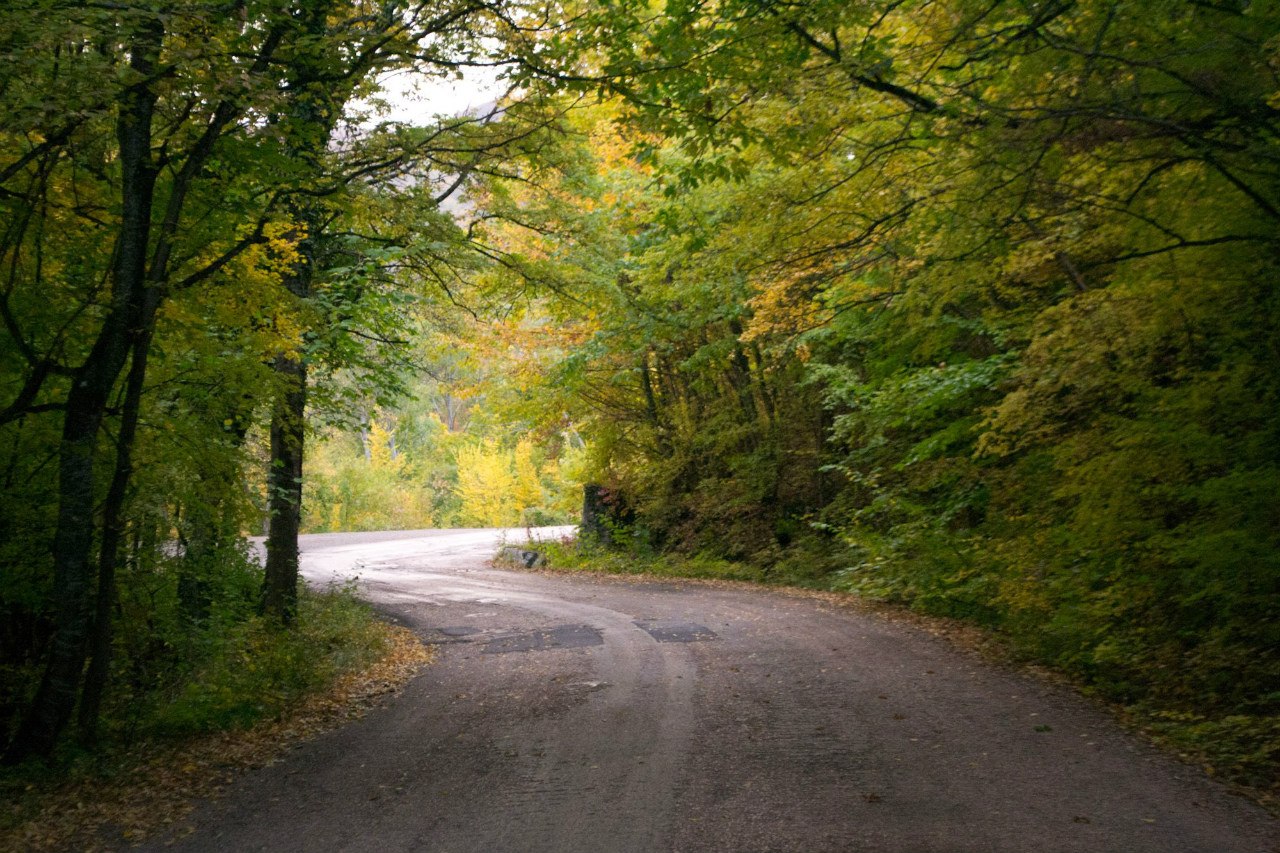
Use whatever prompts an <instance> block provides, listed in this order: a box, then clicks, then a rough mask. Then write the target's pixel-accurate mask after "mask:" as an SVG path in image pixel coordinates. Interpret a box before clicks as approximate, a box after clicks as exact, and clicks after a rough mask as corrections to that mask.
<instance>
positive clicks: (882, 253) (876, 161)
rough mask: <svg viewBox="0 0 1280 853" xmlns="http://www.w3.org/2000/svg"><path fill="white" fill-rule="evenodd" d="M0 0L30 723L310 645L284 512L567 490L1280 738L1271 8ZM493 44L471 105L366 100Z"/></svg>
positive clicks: (464, 505)
mask: <svg viewBox="0 0 1280 853" xmlns="http://www.w3.org/2000/svg"><path fill="white" fill-rule="evenodd" d="M0 24H2V25H3V29H2V30H0V32H3V35H0V46H2V49H0V64H2V65H0V79H2V80H3V82H2V83H0V107H2V108H3V109H2V110H0V116H3V118H0V207H2V208H3V231H2V232H0V270H2V273H3V291H2V293H0V319H2V320H3V328H4V335H3V336H2V340H3V343H0V365H2V367H0V371H2V372H0V388H3V389H4V397H3V399H0V433H2V434H0V442H2V443H0V447H3V448H4V452H5V454H6V458H5V459H4V461H3V464H4V466H5V479H4V487H3V493H2V494H0V500H2V501H3V512H2V513H0V525H2V526H3V531H4V535H3V537H0V542H2V543H3V544H2V545H0V547H3V548H4V549H5V556H4V564H5V569H4V575H3V578H2V579H0V608H3V609H4V612H5V614H6V616H5V620H4V625H5V627H4V629H3V632H4V633H3V637H0V642H2V643H3V660H4V667H5V668H4V670H3V673H2V678H0V681H2V682H3V683H2V684H0V689H2V690H3V693H2V694H0V704H2V705H3V707H4V713H5V720H6V724H7V725H8V729H7V730H6V731H7V732H8V733H9V734H10V735H11V742H12V743H13V744H24V745H26V744H36V746H33V747H31V748H30V749H31V750H32V751H36V752H41V751H47V750H48V749H49V748H51V745H52V744H53V743H54V742H55V741H56V740H57V738H58V737H59V735H60V733H61V732H62V730H63V729H64V728H65V726H66V724H67V721H68V720H69V719H70V716H71V715H72V714H73V713H74V712H75V711H76V709H79V714H80V726H81V729H82V730H84V731H89V732H92V730H93V728H94V720H95V719H96V717H97V715H98V709H97V705H96V703H98V702H99V701H100V699H101V695H102V694H103V693H105V694H106V695H108V696H110V695H111V691H112V690H115V691H116V695H117V696H123V695H125V687H124V686H123V685H124V684H125V683H126V681H128V678H132V679H133V682H132V683H131V685H130V686H129V687H128V690H143V689H146V686H147V679H148V678H150V679H152V680H153V681H154V679H155V678H156V677H157V676H156V675H155V669H154V668H155V667H156V664H155V663H154V661H155V660H156V659H157V656H160V657H163V654H162V653H159V652H157V651H156V645H155V643H154V642H153V638H155V637H157V636H166V637H167V636H171V635H183V634H189V633H191V632H197V631H201V630H208V628H207V625H208V624H209V619H210V614H219V613H228V612H232V611H234V612H236V613H240V612H246V613H247V612H249V611H252V610H253V609H255V608H262V609H263V611H264V613H266V614H268V615H269V616H271V617H272V618H274V619H275V620H276V621H278V622H280V623H281V624H287V623H289V622H290V620H291V619H292V618H293V614H294V611H295V606H294V597H295V596H296V583H297V580H296V577H297V568H296V567H297V545H296V537H297V534H298V531H299V530H300V529H310V530H331V529H358V528H359V529H368V528H371V527H379V526H384V527H416V526H428V525H444V524H477V525H478V524H537V523H543V522H553V521H563V520H567V519H568V518H570V517H571V516H572V513H573V507H574V505H575V502H576V500H577V499H578V492H577V489H578V487H579V486H580V485H581V484H583V483H588V482H590V483H595V484H598V485H600V486H603V487H604V488H605V489H606V490H607V493H608V494H609V495H610V500H611V501H612V502H613V506H614V507H615V519H614V521H615V525H616V529H615V530H614V531H613V535H612V536H611V537H610V538H611V539H612V540H613V541H614V542H615V543H621V544H623V545H625V547H628V548H631V549H633V550H634V551H636V552H641V553H651V554H652V553H664V554H677V555H678V554H684V555H698V556H700V557H705V558H715V559H722V560H729V561H734V562H737V563H739V564H745V565H750V566H752V567H754V569H755V570H756V571H758V572H759V574H760V576H761V577H764V578H767V579H771V580H775V581H780V582H787V583H799V584H803V585H808V586H813V587H819V588H829V589H839V590H846V591H849V592H854V593H859V594H862V595H866V596H872V597H877V598H884V599H889V600H894V601H900V602H905V603H909V604H911V605H912V606H914V607H917V608H920V609H924V610H927V611H930V612H934V613H940V614H945V615H951V616H958V617H962V618H967V619H973V620H977V621H979V622H981V623H983V624H986V625H988V626H992V627H994V628H997V629H999V630H1000V631H1002V632H1004V633H1005V634H1006V635H1007V636H1009V637H1010V638H1012V639H1013V640H1014V642H1015V643H1016V644H1018V646H1019V647H1020V648H1021V649H1022V650H1024V651H1025V652H1026V653H1027V654H1028V655H1031V656H1034V657H1036V658H1037V659H1040V660H1044V661H1048V662H1050V663H1052V664H1054V665H1056V666H1058V667H1060V668H1063V669H1065V670H1067V671H1070V672H1072V673H1074V674H1075V675H1077V676H1078V677H1080V678H1082V679H1084V680H1085V681H1086V682H1088V683H1090V684H1092V685H1094V687H1095V688H1097V689H1098V690H1100V691H1101V692H1103V693H1104V694H1105V695H1107V696H1109V697H1112V698H1115V699H1118V700H1120V701H1123V702H1127V703H1136V704H1139V705H1142V704H1145V705H1147V706H1149V707H1151V708H1154V709H1157V710H1156V712H1157V713H1158V714H1164V715H1165V716H1166V718H1167V719H1169V720H1176V721H1181V723H1185V724H1188V725H1191V726H1199V727H1201V729H1199V731H1200V735H1198V736H1205V737H1219V738H1223V739H1230V738H1238V739H1241V740H1242V742H1243V740H1248V739H1250V738H1254V739H1256V738H1257V737H1258V733H1259V732H1270V733H1271V735H1270V736H1272V737H1274V735H1275V728H1276V726H1275V722H1274V721H1275V712H1276V710H1277V702H1278V701H1280V661H1278V660H1277V659H1276V651H1275V650H1276V649H1277V648H1280V635H1277V631H1278V630H1280V629H1278V628H1277V626H1278V625H1280V618H1277V617H1280V613H1278V612H1277V609H1278V608H1277V601H1278V599H1277V582H1278V580H1277V579H1278V578H1280V541H1278V539H1280V503H1278V502H1277V500H1276V495H1278V494H1280V399H1278V398H1280V393H1278V392H1280V335H1278V334H1277V332H1278V331H1280V330H1278V329H1277V320H1278V319H1280V315H1278V313H1277V312H1278V310H1280V305H1278V304H1277V295H1276V292H1275V285H1274V281H1275V280H1276V274H1277V262H1278V260H1280V254H1278V252H1277V249H1278V248H1280V247H1278V246H1277V241H1278V240H1280V237H1278V236H1277V235H1278V234H1280V231H1278V229H1277V224H1280V223H1278V222H1277V220H1280V171H1278V169H1277V166H1278V161H1280V145H1278V139H1277V132H1278V131H1280V76H1278V75H1280V11H1278V10H1277V9H1276V7H1275V6H1274V4H1271V3H1260V2H1235V0H1223V2H1216V3H1208V2H1204V3H1187V2H1173V0H1156V2H1142V3H1138V2H1124V0H1076V2H1065V0H1063V2H1059V0H1044V2H1007V1H1006V0H981V1H980V2H975V0H914V2H911V0H908V1H907V2H901V0H896V1H895V2H871V0H868V2H854V3H851V2H847V0H806V2H800V3H782V2H774V0H724V2H717V3H704V2H697V3H692V2H684V0H669V2H645V3H640V2H620V3H594V2H581V3H579V2H573V3H566V4H549V5H545V6H541V5H538V4H536V3H528V4H522V3H512V4H503V3H482V2H466V0H463V2H458V3H456V4H451V3H445V4H432V5H431V6H430V8H428V7H426V6H420V5H418V4H414V3H405V2H393V0H388V2H374V0H344V2H338V1H337V0H328V2H312V3H296V4H288V3H278V2H268V0H261V2H228V3H212V2H195V0H191V2H185V3H177V4H174V3H164V4H148V3H139V4H132V5H130V6H129V7H128V8H127V9H116V8H114V7H112V8H108V7H106V6H103V7H101V8H99V7H96V6H93V7H88V6H83V5H80V4H66V3H61V2H56V0H42V2H37V0H29V2H20V3H17V4H11V6H10V7H9V8H8V9H7V10H6V11H4V12H2V13H0ZM469 66H470V67H475V66H488V67H491V68H496V69H499V72H498V73H499V75H500V77H501V79H502V80H503V81H504V82H505V84H506V85H507V86H508V87H509V88H508V89H507V90H506V94H504V95H503V96H501V97H500V98H499V99H498V101H497V103H496V104H495V105H493V106H492V107H491V108H485V109H484V110H481V111H478V112H473V113H469V114H465V115H462V116H438V117H436V118H435V119H434V120H432V122H430V123H428V124H427V125H426V126H408V125H404V124H397V123H394V122H388V121H382V122H379V121H378V119H377V117H376V116H371V115H369V114H368V113H369V112H370V111H371V110H372V108H371V107H369V106H368V104H369V103H370V100H369V98H371V97H373V96H375V95H376V92H377V89H378V85H379V82H378V81H379V80H380V79H385V75H386V74H388V73H392V72H395V73H402V74H409V75H415V74H416V75H427V76H434V77H444V76H449V75H453V74H454V73H455V72H457V71H458V70H459V69H465V68H467V67H469ZM406 390H411V391H412V392H413V393H412V394H410V395H406V394H405V391H406ZM325 436H328V437H330V440H329V441H328V442H327V443H317V442H316V441H315V439H317V438H323V437H325ZM304 446H307V447H309V448H310V449H309V450H308V451H307V455H305V460H306V461H305V463H304V453H303V447H304ZM264 520H267V523H268V526H269V528H270V535H269V538H268V545H269V549H268V550H269V554H268V560H267V566H266V576H265V579H262V580H261V581H258V580H254V581H246V580H244V578H245V577H248V576H249V575H246V574H245V572H248V573H250V575H251V574H252V572H253V571H254V569H253V568H252V567H246V566H245V565H244V562H245V561H244V557H243V553H242V551H243V549H242V543H243V541H244V536H245V535H246V534H248V533H251V532H258V531H260V530H261V529H262V527H263V523H264ZM174 543H177V545H176V546H175V544H174ZM230 565H236V566H240V567H241V568H239V569H236V571H234V572H232V571H229V570H228V568H227V567H228V566H230ZM228 578H237V579H238V580H235V581H234V582H233V581H231V580H228ZM234 602H239V603H234ZM237 608H239V609H237ZM113 625H118V626H119V628H120V630H119V631H113V630H112V626H113ZM165 632H169V633H168V634H166V633H165ZM164 642H168V641H164ZM164 642H161V644H160V645H161V646H163V645H164ZM169 645H170V647H176V644H174V643H170V644H169ZM113 651H114V654H113ZM86 660H87V661H88V664H87V665H86ZM126 673H133V674H132V675H130V676H128V678H126V675H125V674H126ZM139 673H141V674H139ZM1206 733H1207V734H1206ZM27 749H28V747H27V746H21V747H18V746H15V747H11V755H12V754H16V753H25V752H26V751H27ZM1269 760H1270V759H1268V758H1266V756H1265V755H1263V754H1262V753H1261V752H1259V754H1258V757H1257V759H1256V767H1257V768H1261V767H1263V766H1264V765H1266V764H1267V762H1268V761H1269ZM1255 769H1256V768H1255ZM1257 772H1259V773H1261V772H1264V771H1262V770H1257Z"/></svg>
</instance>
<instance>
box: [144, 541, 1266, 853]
mask: <svg viewBox="0 0 1280 853" xmlns="http://www.w3.org/2000/svg"><path fill="white" fill-rule="evenodd" d="M522 536H523V531H519V532H515V533H513V538H522ZM496 541H497V533H496V532H495V531H463V532H454V531H426V532H417V533H401V534H350V535H347V534H331V535H322V536H313V537H304V572H305V574H306V575H307V577H308V578H310V579H311V580H312V581H313V582H326V581H328V580H330V579H334V578H337V579H342V578H347V577H350V576H353V575H355V576H358V577H359V579H360V580H359V583H360V586H361V588H362V589H363V590H364V591H365V593H366V594H367V595H368V597H369V598H371V599H372V600H373V601H374V602H376V603H377V604H378V606H379V607H380V608H381V609H382V610H384V611H385V612H386V613H388V614H389V615H391V616H392V617H394V618H395V619H397V620H398V621H400V622H402V623H403V624H405V625H408V626H410V627H412V628H413V629H414V630H415V631H417V632H418V633H419V634H420V635H421V636H422V637H423V638H424V639H426V640H427V641H428V642H431V643H437V644H439V648H440V651H441V655H440V658H439V660H438V661H437V662H436V663H435V664H434V665H432V666H430V667H428V668H427V669H426V670H425V671H424V672H423V674H422V675H421V676H419V677H418V678H417V679H416V680H415V681H414V682H412V683H411V684H410V686H409V687H408V689H407V690H406V691H405V693H404V694H403V695H402V696H401V697H399V698H397V699H395V700H393V701H392V702H391V703H390V704H389V705H388V706H387V707H385V708H382V709H379V710H376V711H374V712H372V713H370V714H369V715H368V716H367V717H365V718H364V719H362V720H360V721H358V722H356V723H354V724H352V725H350V726H348V727H346V728H344V729H342V730H339V731H336V732H333V733H330V734H329V735H326V736H324V737H322V738H320V739H318V740H315V741H313V742H311V743H308V744H305V745H304V746H302V747H300V748H298V749H296V750H294V751H292V752H291V753H289V755H288V757H287V758H286V759H285V760H283V761H281V762H279V763H277V764H275V765H273V766H271V767H268V768H264V769H262V770H259V771H255V772H253V773H251V774H248V775H247V776H246V777H244V778H243V779H242V780H241V781H240V782H238V783H237V784H236V785H235V786H234V787H233V788H232V790H231V791H229V792H228V793H227V795H226V796H225V797H223V798H222V799H220V800H218V801H216V802H212V803H208V804H205V805H203V806H201V807H200V808H199V809H198V810H197V812H196V815H195V822H196V827H197V830H196V833H195V834H194V835H192V836H190V837H188V838H187V839H185V840H183V841H181V842H179V843H178V844H176V845H173V846H171V847H166V846H161V845H156V846H155V847H154V848H150V849H154V850H157V851H159V850H179V851H251V850H264V851H273V853H274V852H275V851H280V852H281V853H284V851H299V853H301V851H306V853H319V851H351V853H354V851H379V853H381V852H382V851H431V853H463V852H464V851H474V852H475V853H507V851H510V852H511V853H517V851H529V852H530V853H532V851H546V853H631V851H635V853H642V851H644V852H645V853H647V851H683V853H704V852H705V853H713V851H726V853H728V851H733V853H781V851H795V853H825V851H848V852H849V853H853V852H854V851H857V853H889V851H893V853H930V852H931V851H937V853H1005V852H1006V851H1008V853H1014V851H1016V853H1067V851H1088V853H1108V851H1114V852H1115V853H1145V852H1146V851H1150V853H1179V852H1180V851H1198V852H1199V853H1264V851H1265V852H1266V853H1273V851H1277V850H1280V829H1278V824H1277V821H1276V820H1275V819H1273V818H1271V817H1270V816H1268V815H1267V814H1266V813H1265V812H1263V811H1262V810H1261V809H1259V808H1258V807H1256V806H1254V805H1252V804H1251V803H1250V802H1248V801H1246V800H1244V799H1242V798H1240V797H1238V796H1233V795H1232V794H1231V793H1230V792H1229V791H1228V790H1227V789H1226V788H1225V787H1224V786H1222V785H1220V784H1218V783H1216V782H1214V781H1213V780H1211V779H1209V778H1207V777H1205V776H1204V775H1202V774H1201V773H1199V772H1198V771H1196V770H1194V769H1193V768H1189V767H1186V766H1184V765H1181V764H1179V763H1178V762H1176V761H1173V760H1171V759H1169V758H1167V757H1165V756H1163V755H1161V754H1160V753H1158V752H1157V751H1156V750H1154V749H1153V748H1151V747H1149V746H1148V745H1146V744H1144V743H1143V742H1141V741H1140V740H1138V739H1136V738H1135V737H1132V736H1130V735H1128V734H1126V733H1125V732H1123V731H1122V730H1120V729H1119V728H1118V727H1117V726H1116V725H1115V724H1114V723H1113V722H1112V721H1111V720H1110V719H1109V718H1108V717H1107V716H1106V715H1105V714H1103V713H1100V712H1099V711H1098V710H1096V709H1095V708H1094V707H1092V706H1091V705H1090V704H1089V703H1087V702H1085V701H1082V700H1080V699H1079V698H1077V697H1075V696H1074V695H1072V694H1071V693H1070V692H1069V691H1066V690H1063V689H1061V688H1058V687H1054V686H1051V685H1048V684H1045V683H1042V682H1041V681H1039V680H1036V679H1034V678H1030V677H1027V676H1024V675H1021V674H1018V673H1014V672H1010V671H1006V670H1004V669H1002V668H999V667H993V666H991V665H989V664H986V663H984V662H982V661H981V660H979V659H978V658H977V657H976V656H974V655H972V654H971V653H968V652H965V651H960V650H956V649H953V648H951V647H950V646H949V645H948V644H947V643H946V642H945V641H943V640H940V639H937V638H934V637H932V636H930V635H929V634H927V633H924V632H921V631H920V630H918V629H916V628H913V627H911V626H909V625H906V624H901V623H898V622H894V621H890V620H886V619H884V618H882V617H879V616H875V615H871V614H867V613H863V612H859V611H857V610H855V609H851V608H845V607H840V606H837V605H833V604H830V603H826V602H823V601H819V600H814V599H811V598H804V597H798V596H792V595H787V594H784V593H781V592H777V591H770V590H755V589H744V588H739V587H735V588H732V589H726V588H719V587H710V586H705V585H694V584H684V583H680V582H654V581H636V580H624V579H612V578H608V579H591V578H570V577H562V576H547V575H538V574H526V573H513V572H504V571H497V570H494V569H492V568H488V567H487V566H486V560H487V559H488V558H489V557H490V556H491V555H492V553H493V551H494V548H495V543H496Z"/></svg>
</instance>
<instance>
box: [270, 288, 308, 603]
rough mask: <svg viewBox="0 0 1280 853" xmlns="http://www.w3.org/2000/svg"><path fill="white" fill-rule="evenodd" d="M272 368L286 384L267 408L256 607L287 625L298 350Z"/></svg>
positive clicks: (291, 599)
mask: <svg viewBox="0 0 1280 853" xmlns="http://www.w3.org/2000/svg"><path fill="white" fill-rule="evenodd" d="M291 289H292V288H291ZM275 371H276V373H277V374H279V375H280V376H281V378H283V379H284V381H285V382H286V383H288V385H287V387H286V390H285V391H284V393H283V394H281V397H280V399H279V400H278V401H277V402H276V405H275V408H274V410H273V411H272V413H271V468H270V470H269V471H268V472H267V510H268V514H269V521H268V527H267V564H266V574H265V576H264V577H263V579H262V610H263V613H265V614H266V615H268V616H270V617H271V618H272V619H274V620H276V621H278V622H280V623H281V624H283V625H288V624H289V623H290V622H292V621H293V615H294V611H295V609H296V607H297V603H298V529H299V528H300V527H301V526H302V452H303V448H304V446H305V445H304V441H305V434H304V426H305V416H306V410H307V367H306V364H305V362H303V360H302V356H301V355H298V356H293V355H280V356H277V357H276V360H275Z"/></svg>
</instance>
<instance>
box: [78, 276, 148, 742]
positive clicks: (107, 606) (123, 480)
mask: <svg viewBox="0 0 1280 853" xmlns="http://www.w3.org/2000/svg"><path fill="white" fill-rule="evenodd" d="M156 301H157V300H156V297H155V293H154V291H153V292H152V293H150V294H148V300H147V305H146V307H145V309H144V312H143V313H144V316H143V318H142V324H141V325H142V330H141V331H140V332H139V334H138V335H137V336H136V338H135V340H134V343H133V361H132V363H131V364H130V365H129V378H128V380H127V384H126V386H125V396H124V407H123V411H122V412H121V421H120V432H119V435H118V436H117V439H116V465H115V471H114V472H113V473H112V476H111V486H110V488H109V489H108V491H107V499H106V501H105V502H104V503H103V507H102V542H101V544H100V545H99V548H98V591H97V597H96V602H95V607H94V617H93V633H92V635H91V637H90V640H89V669H88V670H87V671H86V673H85V678H84V689H83V691H82V693H81V696H80V713H79V729H80V731H79V737H80V741H81V743H84V744H86V745H93V744H94V743H96V742H97V739H98V718H99V715H100V713H101V710H102V696H103V694H104V693H105V692H106V687H107V676H108V674H109V673H110V671H111V644H112V636H113V634H112V625H111V608H112V606H113V604H114V602H115V589H116V565H117V563H118V562H119V559H120V545H121V540H122V539H123V538H124V505H125V498H126V497H127V495H128V490H129V479H130V477H131V476H132V474H133V445H134V439H135V437H136V435H137V432H138V414H139V411H140V410H141V408H142V389H143V385H144V383H145V381H146V375H147V355H148V353H149V351H150V349H151V337H152V324H151V320H152V318H153V317H154V314H155V304H156Z"/></svg>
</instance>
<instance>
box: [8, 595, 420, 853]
mask: <svg viewBox="0 0 1280 853" xmlns="http://www.w3.org/2000/svg"><path fill="white" fill-rule="evenodd" d="M202 654H203V656H202V657H201V659H200V660H199V661H197V662H195V663H193V664H192V665H191V666H190V668H189V669H188V670H187V672H186V673H185V674H184V677H183V678H182V679H181V680H180V682H179V683H177V684H174V685H171V686H170V687H169V688H168V689H166V690H165V691H162V692H161V693H160V695H156V696H152V697H148V699H149V701H148V702H147V703H146V704H145V709H144V710H143V711H142V712H140V717H139V719H137V720H135V721H134V724H133V728H135V731H134V734H133V735H132V736H131V737H130V738H129V739H128V740H124V739H117V740H115V741H112V742H109V743H107V744H105V745H104V746H103V747H102V748H101V749H100V750H98V751H97V752H94V753H85V752H77V751H74V750H69V751H65V752H64V753H62V754H61V755H60V756H59V758H58V760H57V761H56V762H55V763H54V764H52V765H45V764H41V763H37V762H32V763H28V764H26V765H22V766H19V767H15V768H7V769H5V770H4V771H3V773H0V802H3V803H4V807H3V809H2V810H0V850H23V851H31V853H39V851H47V850H48V851H52V850H70V849H75V850H82V851H86V853H89V851H99V850H110V849H116V848H119V847H122V846H126V845H128V844H130V843H135V842H137V841H139V840H141V839H143V838H146V837H148V836H150V835H152V834H153V833H155V832H157V831H161V830H168V831H171V832H178V833H179V834H180V832H181V827H182V821H183V819H184V818H185V816H186V814H187V813H188V812H189V811H190V809H191V806H192V801H193V800H194V799H196V798H200V797H207V796H211V795H213V794H215V793H216V792H217V790H218V789H219V788H220V787H221V786H222V785H224V784H226V783H227V782H229V781H231V779H232V778H233V777H234V775H235V774H236V773H237V772H239V771H240V770H243V769H247V768H251V767H256V766H262V765H264V764H269V763H271V762H272V761H273V760H274V759H275V758H276V757H277V756H278V755H280V754H281V753H282V752H284V751H285V750H286V749H288V748H289V747H290V746H292V745H294V744H296V743H298V742H300V741H303V740H306V739H308V738H310V737H313V736H314V735H316V734H319V733H321V732H324V731H327V730H329V729H332V728H334V727H335V726H337V725H339V724H341V723H342V722H344V721H346V720H349V719H353V718H355V717H357V716H359V715H360V714H362V713H363V712H364V711H365V710H367V709H368V708H370V707H372V706H373V705H375V704H376V703H377V701H378V700H379V698H380V697H383V696H385V695H387V694H389V693H393V692H395V691H397V690H398V689H399V688H400V687H401V686H403V684H404V683H405V682H407V681H408V680H409V678H411V677H412V676H413V674H414V673H415V672H417V670H418V669H419V668H420V667H421V666H422V665H423V664H424V663H426V662H427V661H428V660H429V657H430V655H429V652H428V650H427V649H426V648H425V647H424V646H423V645H422V644H421V642H420V641H419V640H418V639H417V637H416V636H414V634H413V633H412V632H411V631H409V630H408V629H405V628H400V627H396V626H393V625H389V624H387V623H386V622H383V621H382V620H380V619H379V618H378V617H377V616H376V614H374V613H373V611H372V610H371V609H370V608H369V606H368V605H367V604H365V603H363V602H361V601H360V600H358V599H357V598H356V597H355V596H354V594H353V593H352V591H351V590H349V589H336V590H328V591H324V592H306V593H304V595H303V596H302V598H301V600H300V602H299V611H298V618H297V620H296V623H295V625H294V627H293V628H292V629H290V630H287V631H283V630H280V629H277V628H274V627H272V626H270V625H268V624H266V623H265V622H264V621H263V620H261V619H258V618H251V619H249V620H247V621H244V622H242V623H240V624H238V625H235V626H232V627H231V628H229V629H227V630H225V631H223V632H219V634H218V636H217V637H216V638H211V639H210V640H209V641H208V642H207V643H206V644H205V645H204V647H203V649H202ZM109 722H110V721H109ZM112 730H113V731H115V732H116V734H117V737H119V727H118V726H115V727H113V728H112Z"/></svg>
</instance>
